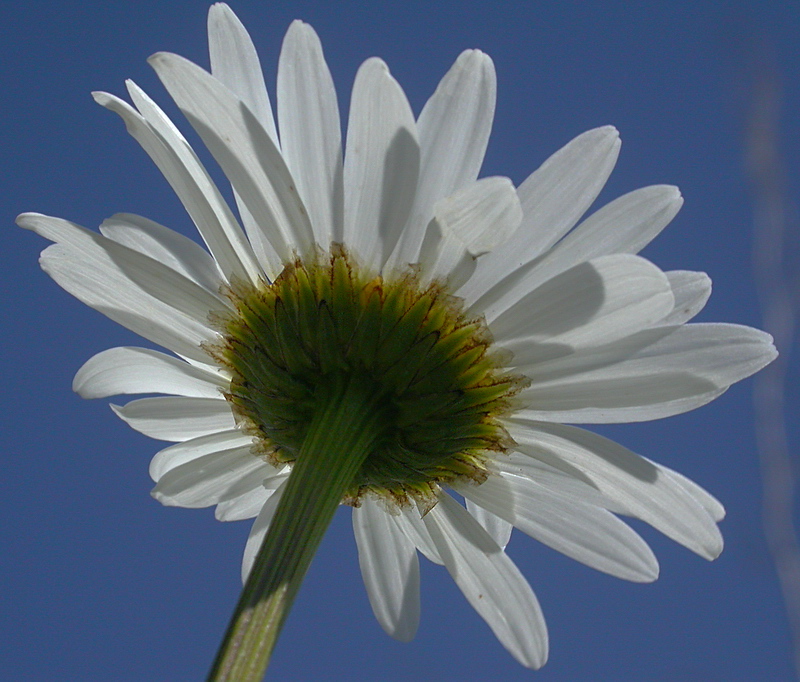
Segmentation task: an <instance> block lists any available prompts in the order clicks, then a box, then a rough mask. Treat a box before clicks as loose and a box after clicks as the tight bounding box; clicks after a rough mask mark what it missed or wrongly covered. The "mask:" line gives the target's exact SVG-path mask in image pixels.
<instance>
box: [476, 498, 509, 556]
mask: <svg viewBox="0 0 800 682" xmlns="http://www.w3.org/2000/svg"><path fill="white" fill-rule="evenodd" d="M465 502H466V503H467V511H468V512H469V513H470V514H471V515H472V517H473V518H474V519H475V520H476V521H477V522H478V523H479V524H481V526H483V529H484V530H485V531H486V532H487V533H489V536H490V537H491V538H492V540H494V541H495V542H496V543H497V545H498V547H500V549H505V548H506V547H507V546H508V541H509V540H510V539H511V531H512V530H513V529H514V526H513V525H512V524H510V523H509V522H508V521H506V520H505V519H501V518H500V517H499V516H497V514H492V513H491V512H488V511H486V510H485V509H484V508H483V507H479V506H478V505H477V504H475V503H474V502H473V501H472V500H465Z"/></svg>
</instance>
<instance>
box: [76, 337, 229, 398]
mask: <svg viewBox="0 0 800 682" xmlns="http://www.w3.org/2000/svg"><path fill="white" fill-rule="evenodd" d="M227 383H229V382H226V381H225V379H224V378H223V377H221V376H219V375H214V374H211V373H210V372H206V371H203V370H202V369H199V368H197V367H193V366H192V365H189V364H188V363H186V362H184V361H183V360H179V359H178V358H174V357H172V356H170V355H165V354H164V353H159V352H157V351H154V350H150V349H148V348H132V347H121V348H109V349H108V350H105V351H103V352H102V353H98V354H97V355H95V356H93V357H92V358H90V359H89V360H88V361H87V362H86V363H85V364H84V365H83V367H81V368H80V369H79V370H78V373H77V374H76V375H75V379H73V381H72V390H73V391H75V392H76V393H77V394H78V395H80V396H81V397H82V398H107V397H108V396H111V395H121V394H123V393H168V394H172V395H182V396H187V397H194V398H215V397H217V396H219V395H221V389H222V388H224V387H225V385H226V384H227Z"/></svg>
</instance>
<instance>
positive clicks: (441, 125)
mask: <svg viewBox="0 0 800 682" xmlns="http://www.w3.org/2000/svg"><path fill="white" fill-rule="evenodd" d="M496 92H497V79H496V76H495V72H494V64H492V60H491V59H490V58H489V57H488V55H485V54H484V53H483V52H481V51H480V50H465V51H464V52H462V53H461V54H460V55H459V57H458V59H457V60H456V62H455V64H453V66H452V68H451V69H450V70H449V71H448V72H447V73H446V74H445V76H444V78H442V80H441V82H440V83H439V85H438V87H437V88H436V92H434V93H433V95H432V96H431V98H430V99H429V100H428V102H427V103H426V104H425V107H424V108H423V110H422V113H421V114H420V116H419V120H418V121H417V129H418V132H419V142H420V153H421V157H420V176H419V186H418V189H417V195H416V197H415V199H414V207H413V209H412V211H411V216H410V219H409V222H408V225H407V227H406V229H405V230H404V232H403V234H402V236H401V237H400V240H399V242H398V245H397V248H396V250H395V253H394V254H393V259H392V261H391V262H392V264H393V265H396V266H399V267H402V266H403V265H404V264H405V263H415V262H417V260H418V257H419V252H420V251H419V249H420V245H421V244H422V239H423V236H424V234H425V229H426V226H427V224H428V222H429V221H430V219H431V216H432V215H433V207H434V205H435V204H436V202H437V201H439V200H440V199H443V198H444V197H446V196H449V195H450V194H452V193H453V192H455V191H456V190H458V189H459V188H461V187H464V186H465V185H467V184H469V183H471V182H473V181H474V180H475V179H476V178H477V177H478V172H479V171H480V168H481V165H482V164H483V157H484V154H485V153H486V145H487V143H488V141H489V133H490V131H491V128H492V120H493V119H494V109H495V99H496Z"/></svg>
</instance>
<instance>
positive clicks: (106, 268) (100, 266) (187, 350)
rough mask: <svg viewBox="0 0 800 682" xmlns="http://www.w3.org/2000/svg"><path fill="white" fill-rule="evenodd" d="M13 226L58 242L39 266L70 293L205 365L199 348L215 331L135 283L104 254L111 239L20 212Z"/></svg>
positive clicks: (54, 220)
mask: <svg viewBox="0 0 800 682" xmlns="http://www.w3.org/2000/svg"><path fill="white" fill-rule="evenodd" d="M17 224H18V225H19V226H20V227H23V228H25V229H28V230H33V231H34V232H36V233H37V234H39V235H41V236H42V237H44V238H45V239H50V240H53V241H57V242H59V243H58V244H53V245H52V246H49V247H48V248H47V249H45V250H44V251H43V252H42V256H41V258H40V263H41V266H42V269H43V270H44V271H45V272H46V273H47V274H48V275H50V276H51V277H52V278H53V279H54V280H55V281H56V282H57V283H58V284H59V285H60V286H61V287H63V288H64V289H65V290H66V291H68V292H69V293H70V294H72V295H73V296H75V297H76V298H77V299H79V300H80V301H82V302H83V303H85V304H86V305H88V306H90V307H91V308H94V309H95V310H97V311H99V312H101V313H103V314H104V315H106V316H107V317H109V318H111V319H112V320H114V321H115V322H118V323H119V324H121V325H123V326H125V327H127V328H128V329H130V330H131V331H133V332H135V333H137V334H139V335H140V336H143V337H144V338H146V339H149V340H150V341H153V342H154V343H157V344H159V345H161V346H164V347H165V348H168V349H169V350H171V351H174V352H176V353H178V354H180V355H183V356H185V357H189V358H192V359H194V360H199V361H201V362H208V360H209V358H208V356H207V355H206V353H205V351H203V350H202V349H201V348H200V344H201V343H203V342H206V341H209V340H211V339H213V338H214V335H215V334H214V332H212V331H211V330H210V329H209V328H208V326H207V325H204V324H200V323H199V322H197V321H196V320H193V319H190V318H188V317H187V316H185V315H183V314H182V313H179V312H178V311H176V310H175V309H174V308H172V307H171V306H168V305H166V304H165V303H163V302H162V301H159V300H157V299H155V298H153V297H152V296H151V295H150V294H148V293H146V292H144V291H142V289H141V288H140V287H138V286H137V285H136V284H134V283H133V282H132V281H131V280H130V278H129V277H128V276H127V275H125V274H124V273H123V272H122V271H121V270H120V269H119V266H118V265H117V264H116V263H115V262H114V261H113V260H112V258H111V257H110V255H109V253H108V252H107V251H106V249H105V245H106V244H107V243H109V242H110V240H107V239H106V238H105V237H102V236H101V235H99V234H95V233H94V232H90V231H89V230H86V229H85V228H83V227H81V226H79V225H76V224H75V223H70V222H68V221H66V220H62V219H60V218H52V217H50V216H44V215H41V214H38V213H23V214H22V215H20V216H19V217H18V218H17Z"/></svg>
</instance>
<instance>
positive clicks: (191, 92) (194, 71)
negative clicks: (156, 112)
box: [148, 52, 314, 271]
mask: <svg viewBox="0 0 800 682" xmlns="http://www.w3.org/2000/svg"><path fill="white" fill-rule="evenodd" d="M148 61H149V62H150V65H151V66H152V67H153V68H154V69H155V71H156V73H157V74H158V77H159V78H160V79H161V82H162V83H163V84H164V87H166V88H167V90H168V91H169V93H170V95H172V98H173V99H174V100H175V102H176V103H177V105H178V106H179V107H180V108H181V111H183V113H184V115H185V116H186V118H187V119H188V120H189V122H190V123H191V124H192V127H193V128H194V129H195V130H196V131H197V133H198V134H199V135H200V137H201V138H202V140H203V142H204V143H205V145H206V147H208V150H209V151H210V152H211V154H212V155H213V156H214V158H215V159H216V160H217V162H218V163H219V165H220V166H221V167H222V170H223V171H224V172H225V175H226V176H227V177H228V179H229V180H230V181H231V184H232V185H233V186H234V188H235V189H236V191H237V192H238V194H239V196H241V198H242V200H243V201H244V203H245V204H246V206H247V209H248V210H249V211H250V213H251V214H252V216H253V218H254V219H255V225H257V226H258V228H259V230H260V233H257V234H251V235H250V240H251V242H253V246H254V248H256V254H257V255H258V256H259V257H260V258H263V259H264V260H266V261H268V260H269V259H270V258H272V259H273V261H274V258H273V256H272V253H268V252H265V251H264V250H263V249H262V253H259V252H258V245H259V244H262V245H263V242H264V240H266V242H268V243H269V244H270V245H271V247H272V248H273V249H274V250H275V253H276V254H277V256H278V258H279V259H280V262H277V263H276V262H272V263H270V264H271V265H272V268H273V271H275V270H277V271H280V266H281V263H283V262H287V261H291V260H293V259H294V257H295V252H296V251H297V252H299V254H300V255H301V256H302V255H307V254H309V253H310V252H311V250H312V247H313V244H314V236H313V233H312V231H311V224H310V222H309V219H308V213H307V212H306V209H305V207H304V206H303V202H302V201H301V200H300V197H299V196H298V194H297V190H296V189H295V187H294V181H293V180H292V176H291V174H290V173H289V170H288V169H287V168H286V163H285V162H284V160H283V157H282V156H281V154H280V152H279V151H278V149H277V147H276V146H275V143H274V142H273V141H272V140H271V139H270V137H269V135H267V133H266V132H265V131H264V128H263V127H262V125H261V124H260V123H259V122H258V120H256V118H255V116H254V115H253V113H252V112H251V111H250V109H249V108H248V107H247V105H246V104H244V103H243V102H242V101H241V100H240V99H239V98H238V97H236V95H234V94H233V93H232V92H231V91H230V90H228V89H227V88H226V87H225V86H224V85H222V84H221V83H220V82H219V81H218V80H216V79H215V78H214V77H213V76H212V75H211V74H209V73H207V72H206V71H204V70H203V69H201V68H200V67H199V66H197V65H195V64H193V63H192V62H190V61H188V60H187V59H184V58H183V57H179V56H178V55H174V54H169V53H166V52H159V53H157V54H155V55H153V56H152V57H150V59H149V60H148Z"/></svg>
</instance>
